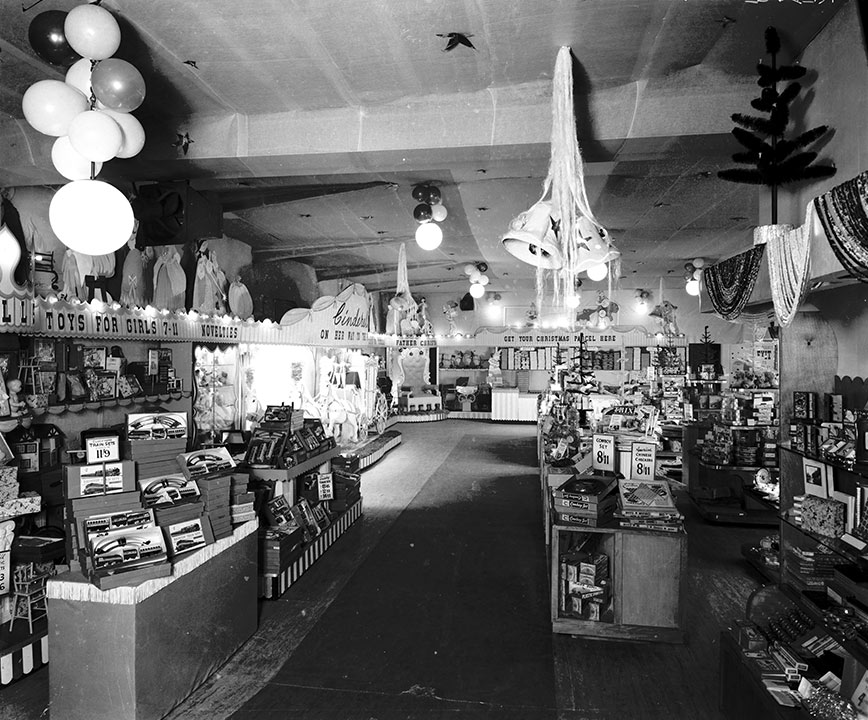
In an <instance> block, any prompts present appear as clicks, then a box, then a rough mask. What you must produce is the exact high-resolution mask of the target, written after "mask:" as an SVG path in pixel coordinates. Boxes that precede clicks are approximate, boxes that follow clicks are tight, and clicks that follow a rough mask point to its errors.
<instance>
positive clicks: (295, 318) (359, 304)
mask: <svg viewBox="0 0 868 720" xmlns="http://www.w3.org/2000/svg"><path fill="white" fill-rule="evenodd" d="M370 318H371V305H370V298H369V296H368V292H367V290H365V288H364V287H363V286H362V285H359V284H353V285H350V286H349V287H347V288H346V289H344V290H341V292H339V293H338V294H337V295H334V296H331V295H326V296H325V297H321V298H318V299H317V300H315V301H314V303H313V305H312V306H311V307H310V309H307V308H295V309H293V310H289V311H287V312H286V313H285V314H284V316H283V317H282V318H281V319H280V325H281V329H282V330H283V335H284V341H285V342H288V343H293V344H296V343H297V344H299V345H330V346H349V345H353V346H358V345H366V344H367V343H368V329H369V326H370Z"/></svg>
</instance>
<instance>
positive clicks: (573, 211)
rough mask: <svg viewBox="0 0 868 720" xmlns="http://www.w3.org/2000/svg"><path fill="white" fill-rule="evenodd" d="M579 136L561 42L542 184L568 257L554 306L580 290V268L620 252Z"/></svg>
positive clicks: (558, 274)
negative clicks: (588, 181) (594, 196)
mask: <svg viewBox="0 0 868 720" xmlns="http://www.w3.org/2000/svg"><path fill="white" fill-rule="evenodd" d="M577 138H578V134H577V130H576V115H575V106H574V104H573V59H572V55H571V53H570V48H569V47H562V48H561V49H560V50H559V51H558V57H557V61H556V63H555V73H554V78H553V84H552V135H551V157H550V160H549V169H548V173H547V175H546V179H545V182H544V183H543V198H545V197H546V195H548V194H549V192H550V193H551V204H552V215H553V217H554V218H555V222H556V223H559V228H558V229H559V240H560V245H561V252H562V254H563V260H564V264H563V267H562V268H561V269H560V270H556V271H555V277H554V302H555V305H557V304H559V301H560V299H561V298H566V297H567V296H568V295H570V294H571V293H573V292H575V288H576V284H577V283H576V281H577V280H578V279H579V278H578V275H579V273H582V272H586V271H587V270H588V268H590V267H592V266H594V265H598V264H604V263H609V262H611V261H613V260H615V259H617V258H618V257H619V256H620V253H619V252H618V251H617V249H615V247H614V246H613V245H612V244H611V240H610V238H609V234H608V233H607V232H606V230H605V229H604V228H603V226H602V223H600V222H599V221H598V220H597V218H596V217H595V216H594V212H593V210H591V205H590V201H589V200H588V194H587V190H586V189H585V169H584V163H583V161H582V153H581V150H580V149H579V143H578V140H577ZM540 307H542V306H541V305H540Z"/></svg>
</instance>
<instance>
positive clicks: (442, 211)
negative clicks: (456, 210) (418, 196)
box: [431, 204, 449, 222]
mask: <svg viewBox="0 0 868 720" xmlns="http://www.w3.org/2000/svg"><path fill="white" fill-rule="evenodd" d="M448 214H449V211H448V210H447V209H446V208H445V207H444V206H443V205H440V204H437V205H432V206H431V219H432V220H436V221H437V222H443V221H444V220H445V219H446V216H447V215H448Z"/></svg>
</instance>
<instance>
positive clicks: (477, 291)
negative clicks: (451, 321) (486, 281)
mask: <svg viewBox="0 0 868 720" xmlns="http://www.w3.org/2000/svg"><path fill="white" fill-rule="evenodd" d="M470 295H471V296H472V297H475V298H476V299H477V300H478V299H479V298H481V297H482V296H483V295H485V286H484V285H480V284H479V283H473V284H472V285H471V286H470Z"/></svg>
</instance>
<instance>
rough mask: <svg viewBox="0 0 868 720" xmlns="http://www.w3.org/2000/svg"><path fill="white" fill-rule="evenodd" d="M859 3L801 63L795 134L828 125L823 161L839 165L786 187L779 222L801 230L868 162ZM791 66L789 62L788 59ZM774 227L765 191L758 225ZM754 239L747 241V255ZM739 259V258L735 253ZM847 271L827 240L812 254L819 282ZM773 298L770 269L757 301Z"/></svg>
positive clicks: (867, 81)
mask: <svg viewBox="0 0 868 720" xmlns="http://www.w3.org/2000/svg"><path fill="white" fill-rule="evenodd" d="M857 5H858V4H857V3H855V2H851V3H847V4H846V5H845V7H844V8H842V9H841V11H840V12H838V13H836V14H835V16H834V17H833V18H832V20H831V21H830V22H829V24H828V25H827V26H826V27H825V28H824V29H823V30H822V32H820V34H819V35H818V36H817V37H816V38H814V40H813V42H812V43H811V44H810V45H809V46H808V47H807V48H806V49H805V52H804V53H803V54H802V56H801V58H799V63H800V64H801V65H804V66H805V67H806V68H807V69H808V73H807V75H806V80H804V81H803V86H804V88H805V89H804V90H803V91H802V94H801V97H800V98H798V99H797V101H796V102H795V103H794V104H793V107H792V108H791V109H792V116H793V118H794V124H793V127H794V130H793V132H794V134H795V133H796V132H801V131H804V130H809V129H811V128H814V127H817V126H819V125H828V126H829V127H830V128H831V129H832V132H831V133H829V135H828V136H827V137H828V142H827V143H826V144H825V146H823V147H820V148H819V158H818V161H820V162H823V161H826V162H829V161H831V163H832V164H834V165H835V167H836V168H837V170H838V171H837V173H836V174H835V175H834V176H832V177H831V178H825V179H822V180H819V181H814V182H805V183H800V184H798V185H794V186H784V187H782V188H779V190H778V222H779V223H790V224H792V225H796V226H798V225H801V224H802V223H804V221H805V208H806V205H807V204H808V203H809V202H810V201H811V200H813V198H815V197H817V196H818V195H821V194H823V193H824V192H826V191H828V190H830V189H831V188H833V187H835V186H836V185H840V184H841V183H842V182H845V181H847V180H850V179H852V178H854V177H856V176H857V175H859V174H860V173H861V172H862V171H863V170H864V168H865V166H866V163H868V124H866V123H865V118H866V117H868V92H866V88H868V55H866V48H865V41H864V38H863V31H862V26H861V19H860V16H859V8H858V6H857ZM787 61H789V60H787ZM739 112H750V109H749V108H743V109H740V110H739ZM770 222H771V195H770V192H769V190H768V189H767V188H762V189H761V190H760V204H759V217H758V218H757V224H760V225H764V224H768V223H770ZM749 244H750V238H745V247H744V248H741V249H739V250H738V252H742V251H743V250H746V249H747V248H748V246H749ZM733 254H735V253H733ZM830 273H834V274H836V275H841V274H844V269H843V267H842V266H841V264H840V263H839V262H838V260H837V258H836V257H835V254H834V253H833V252H832V249H831V247H830V246H829V244H828V242H825V240H821V241H820V242H816V243H814V245H813V246H812V249H811V275H812V277H815V278H819V277H824V276H826V275H829V274H830ZM770 298H771V289H770V285H769V276H768V272H767V270H763V271H761V272H760V275H759V280H758V281H757V285H756V288H755V289H754V294H753V296H752V301H759V300H768V299H770Z"/></svg>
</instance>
